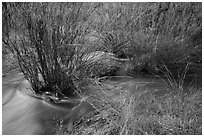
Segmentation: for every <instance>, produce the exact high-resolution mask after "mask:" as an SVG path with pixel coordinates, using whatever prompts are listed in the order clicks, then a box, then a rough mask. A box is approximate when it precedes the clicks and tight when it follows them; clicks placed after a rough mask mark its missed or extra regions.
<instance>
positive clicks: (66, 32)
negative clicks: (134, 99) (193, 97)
mask: <svg viewBox="0 0 204 137" xmlns="http://www.w3.org/2000/svg"><path fill="white" fill-rule="evenodd" d="M2 19H3V20H2V23H3V24H2V70H3V72H2V73H3V74H7V73H10V72H11V70H13V69H15V68H17V69H18V68H20V70H21V71H22V72H23V73H24V75H25V78H26V79H27V80H29V81H30V82H31V84H32V88H33V90H34V91H35V92H36V93H37V94H42V92H44V91H48V90H49V91H50V92H55V93H56V92H57V93H58V92H59V93H63V94H65V95H66V96H71V95H75V92H77V93H80V92H81V88H82V87H83V86H84V85H87V83H91V80H90V79H95V78H99V77H100V76H105V75H114V72H115V70H117V69H118V66H111V65H109V66H108V67H107V64H104V63H101V62H96V61H90V60H86V59H84V58H85V57H86V56H87V55H90V54H91V53H93V52H95V51H104V52H105V53H113V54H115V55H116V57H117V58H121V59H130V60H131V69H129V71H130V72H128V73H127V74H130V75H131V76H133V75H136V74H138V73H141V74H149V75H155V74H156V75H160V76H163V75H165V74H167V73H168V76H169V75H171V77H174V78H175V80H177V79H179V78H180V77H179V76H180V74H183V72H185V71H186V69H188V71H187V72H186V73H185V76H186V78H187V79H188V80H189V81H192V80H194V81H199V82H200V86H201V80H202V3H198V2H189V3H173V2H172V3H166V2H164V3H17V2H16V3H5V2H4V3H2ZM94 59H95V57H92V60H94ZM187 67H188V68H187ZM194 84H195V82H194ZM174 103H175V102H174ZM168 105H169V104H168ZM166 116H167V115H166ZM177 120H178V119H177ZM170 121H171V120H170ZM178 121H179V120H178ZM147 123H148V122H147ZM147 123H146V124H147ZM169 126H170V125H169ZM162 131H164V130H162ZM199 131H200V130H199ZM134 133H138V134H143V133H145V132H143V133H142V132H139V131H134ZM152 133H153V132H152ZM159 133H163V134H165V133H167V134H168V133H170V131H168V132H167V131H165V132H159ZM175 133H178V132H177V131H175ZM185 133H187V132H185ZM188 133H189V132H188ZM199 133H200V132H199ZM154 134H157V133H154ZM178 134H179V133H178Z"/></svg>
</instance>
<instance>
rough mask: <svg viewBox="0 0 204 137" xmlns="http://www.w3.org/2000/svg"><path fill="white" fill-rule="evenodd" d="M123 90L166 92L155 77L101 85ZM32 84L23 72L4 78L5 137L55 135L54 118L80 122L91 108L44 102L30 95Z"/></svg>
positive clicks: (77, 101) (117, 79) (74, 102)
mask: <svg viewBox="0 0 204 137" xmlns="http://www.w3.org/2000/svg"><path fill="white" fill-rule="evenodd" d="M102 83H103V84H109V85H111V86H120V87H121V88H123V89H125V90H127V91H129V92H130V93H131V94H134V93H135V92H136V91H138V90H139V89H142V90H143V91H145V90H146V89H148V90H150V89H151V90H152V91H156V92H158V93H164V91H166V89H167V87H166V84H165V83H164V82H163V81H162V80H160V79H159V78H153V77H142V76H141V77H139V76H138V77H137V78H131V77H123V76H121V77H120V76H118V77H117V76H115V77H112V78H109V79H108V80H105V81H103V82H102ZM29 87H30V84H29V83H28V81H26V80H25V79H24V77H23V74H22V73H19V74H10V75H9V76H3V77H2V134H3V135H8V134H9V135H11V134H12V135H23V134H24V135H36V134H41V135H42V134H55V132H56V129H57V127H56V123H54V122H55V121H54V119H59V120H65V121H67V123H69V122H70V121H74V120H77V119H78V118H80V117H81V116H83V115H84V114H85V113H87V112H89V111H92V110H93V109H92V107H91V106H90V105H89V104H88V103H86V102H83V101H81V100H80V99H70V100H69V101H68V102H64V103H61V104H50V103H49V102H46V101H45V100H43V99H38V98H35V97H33V96H31V95H30V93H29V92H28V91H29V90H28V88H29Z"/></svg>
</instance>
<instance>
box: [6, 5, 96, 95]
mask: <svg viewBox="0 0 204 137" xmlns="http://www.w3.org/2000/svg"><path fill="white" fill-rule="evenodd" d="M96 7H97V4H93V5H92V6H91V5H89V4H85V3H3V11H4V17H5V20H4V21H5V23H4V24H3V26H5V27H7V28H6V29H5V30H7V31H5V33H3V34H4V35H3V42H4V44H5V45H6V46H7V48H8V49H9V50H10V51H11V52H12V53H13V54H14V55H16V56H17V59H18V63H19V66H20V68H21V70H22V72H23V73H24V75H25V78H26V79H27V80H28V81H29V82H30V83H31V85H32V88H33V90H34V91H35V92H36V93H41V92H43V91H44V90H48V91H50V92H55V93H58V92H61V93H64V94H73V93H74V91H75V89H76V88H77V86H78V82H80V81H82V80H83V78H85V77H89V76H90V75H91V73H85V72H87V71H86V70H87V69H89V68H90V66H91V63H90V61H86V60H85V61H84V60H83V56H84V55H85V54H88V53H89V52H90V51H89V48H86V47H84V45H85V43H86V40H85V39H84V36H85V35H86V34H88V33H89V26H88V25H86V22H87V20H88V19H89V16H90V15H91V13H92V12H93V11H94V10H95V8H96Z"/></svg>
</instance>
